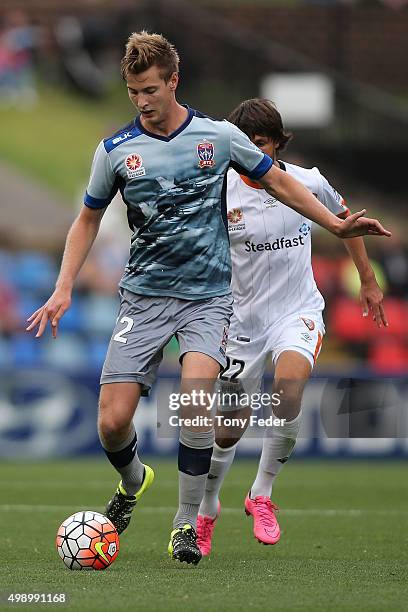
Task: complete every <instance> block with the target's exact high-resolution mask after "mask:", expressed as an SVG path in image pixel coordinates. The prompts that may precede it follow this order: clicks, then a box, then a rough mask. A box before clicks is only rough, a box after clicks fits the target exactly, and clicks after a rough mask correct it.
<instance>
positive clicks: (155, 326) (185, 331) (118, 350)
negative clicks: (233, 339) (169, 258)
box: [101, 289, 233, 395]
mask: <svg viewBox="0 0 408 612" xmlns="http://www.w3.org/2000/svg"><path fill="white" fill-rule="evenodd" d="M119 293H120V296H121V303H120V309H119V315H118V319H117V322H116V325H115V328H114V330H113V334H112V338H111V340H110V343H109V347H108V352H107V354H106V359H105V363H104V365H103V369H102V375H101V385H103V384H107V383H115V382H138V383H140V384H142V386H143V395H147V392H148V391H149V389H150V387H151V386H152V384H153V382H154V380H155V378H156V374H157V370H158V367H159V365H160V363H161V361H162V358H163V349H164V347H165V346H166V345H167V344H168V343H169V342H170V340H171V338H172V337H173V336H175V337H176V339H177V341H178V343H179V347H180V362H181V360H182V358H183V355H185V353H188V352H190V351H194V352H198V353H204V354H205V355H209V356H210V357H212V358H213V359H215V360H216V361H218V363H219V364H220V366H221V367H222V368H225V366H226V358H225V351H226V347H227V340H228V327H229V320H230V317H231V315H232V302H233V300H232V296H231V295H224V296H220V297H213V298H208V299H205V300H180V299H178V298H174V297H166V296H143V295H139V294H136V293H132V292H131V291H128V290H127V289H120V292H119Z"/></svg>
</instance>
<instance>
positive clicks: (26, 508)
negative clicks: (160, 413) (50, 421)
mask: <svg viewBox="0 0 408 612" xmlns="http://www.w3.org/2000/svg"><path fill="white" fill-rule="evenodd" d="M86 509H90V510H94V511H95V512H103V510H104V507H103V506H92V507H91V508H88V507H87V508H86ZM80 511H82V509H81V508H78V507H77V506H75V505H72V506H67V505H61V506H57V505H36V504H0V512H72V513H74V512H80ZM175 511H176V506H141V507H140V508H137V512H138V513H139V512H140V513H142V514H152V513H153V514H154V513H155V512H156V513H160V514H167V513H174V512H175ZM222 512H223V513H226V514H242V513H243V512H244V509H243V508H226V507H224V506H223V508H222ZM280 514H282V515H287V516H302V515H305V516H328V517H331V516H350V517H353V516H355V517H359V516H362V517H364V516H366V515H367V514H372V515H377V516H407V515H408V510H371V509H369V508H368V509H364V508H305V509H302V508H285V509H282V510H280Z"/></svg>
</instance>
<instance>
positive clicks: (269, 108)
mask: <svg viewBox="0 0 408 612" xmlns="http://www.w3.org/2000/svg"><path fill="white" fill-rule="evenodd" d="M228 121H230V122H231V123H234V124H235V125H236V126H237V127H239V129H240V130H242V131H243V132H245V134H246V135H247V136H248V137H249V138H253V137H254V136H267V137H268V138H272V140H274V141H275V142H276V143H277V150H278V151H280V152H281V151H283V150H284V148H285V147H286V145H287V144H288V142H289V141H290V140H291V139H292V134H291V133H290V132H286V131H285V129H284V127H283V122H282V117H281V115H280V113H279V111H278V109H277V108H276V106H275V105H274V103H273V102H271V101H270V100H267V99H266V98H252V99H251V100H245V101H244V102H241V104H239V105H238V106H237V107H236V108H234V110H233V111H232V113H231V114H230V115H229V117H228Z"/></svg>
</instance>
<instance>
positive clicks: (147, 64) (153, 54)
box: [120, 30, 180, 83]
mask: <svg viewBox="0 0 408 612" xmlns="http://www.w3.org/2000/svg"><path fill="white" fill-rule="evenodd" d="M179 62H180V58H179V55H178V53H177V49H176V48H175V46H174V45H172V44H171V43H170V42H169V41H168V40H167V38H164V36H162V34H150V33H149V32H146V31H145V30H142V31H141V32H133V34H131V35H130V36H129V39H128V41H127V44H126V52H125V55H124V56H123V58H122V61H121V64H120V69H121V73H122V78H123V79H124V80H126V77H127V75H128V74H139V73H140V72H144V71H145V70H148V69H149V68H151V67H152V66H157V67H158V68H160V69H161V71H162V74H161V76H162V78H163V79H164V80H165V81H166V83H167V81H168V80H169V79H170V77H171V75H172V74H173V72H178V71H179Z"/></svg>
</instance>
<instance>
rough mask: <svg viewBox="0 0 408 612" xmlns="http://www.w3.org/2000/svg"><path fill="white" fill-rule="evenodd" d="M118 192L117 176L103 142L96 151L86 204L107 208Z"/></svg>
mask: <svg viewBox="0 0 408 612" xmlns="http://www.w3.org/2000/svg"><path fill="white" fill-rule="evenodd" d="M117 190H118V182H117V180H116V175H115V173H114V172H113V170H112V166H111V162H110V159H109V155H108V153H107V152H106V149H105V146H104V142H103V140H102V141H101V142H100V143H99V145H98V148H97V149H96V151H95V155H94V159H93V162H92V169H91V176H90V179H89V183H88V187H87V190H86V193H85V197H84V204H85V205H86V206H89V208H105V207H106V206H108V204H110V203H111V201H112V199H113V197H114V196H115V194H116V192H117Z"/></svg>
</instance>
